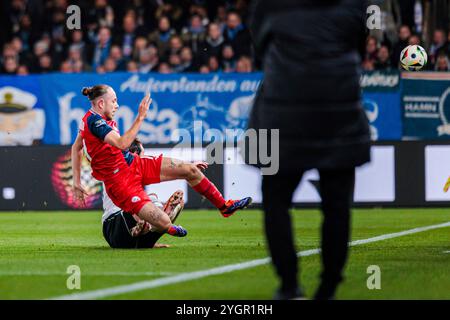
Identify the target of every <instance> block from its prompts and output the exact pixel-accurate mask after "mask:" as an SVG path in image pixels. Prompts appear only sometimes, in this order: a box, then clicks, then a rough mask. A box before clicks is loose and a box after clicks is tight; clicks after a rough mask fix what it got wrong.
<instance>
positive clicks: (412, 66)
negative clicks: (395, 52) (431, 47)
mask: <svg viewBox="0 0 450 320" xmlns="http://www.w3.org/2000/svg"><path fill="white" fill-rule="evenodd" d="M427 60H428V56H427V53H426V51H425V49H424V48H422V47H421V46H418V45H410V46H407V47H406V48H405V49H403V50H402V53H400V64H401V65H402V67H403V69H405V70H408V71H418V70H420V69H422V68H423V67H424V66H425V65H426V64H427Z"/></svg>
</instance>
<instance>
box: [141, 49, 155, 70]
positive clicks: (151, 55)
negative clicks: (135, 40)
mask: <svg viewBox="0 0 450 320" xmlns="http://www.w3.org/2000/svg"><path fill="white" fill-rule="evenodd" d="M158 63H159V58H158V50H157V49H156V48H155V47H154V46H150V47H148V48H146V49H144V50H142V51H141V54H140V57H139V66H138V71H139V72H141V73H148V72H150V71H154V70H156V69H157V67H158Z"/></svg>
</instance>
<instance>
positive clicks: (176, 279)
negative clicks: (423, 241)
mask: <svg viewBox="0 0 450 320" xmlns="http://www.w3.org/2000/svg"><path fill="white" fill-rule="evenodd" d="M445 227H450V221H448V222H444V223H441V224H436V225H431V226H426V227H418V228H414V229H409V230H405V231H400V232H395V233H388V234H383V235H380V236H376V237H372V238H367V239H361V240H355V241H351V242H350V243H349V246H358V245H361V244H366V243H371V242H377V241H382V240H387V239H392V238H398V237H402V236H405V235H410V234H414V233H419V232H424V231H428V230H433V229H439V228H445ZM318 253H320V249H318V248H317V249H311V250H304V251H299V252H297V256H298V257H305V256H311V255H314V254H318ZM270 260H271V259H270V258H269V257H267V258H263V259H256V260H251V261H247V262H242V263H236V264H230V265H225V266H222V267H216V268H212V269H206V270H200V271H194V272H186V273H180V274H178V275H174V276H169V277H165V278H160V279H155V280H148V281H140V282H136V283H131V284H127V285H121V286H116V287H111V288H105V289H98V290H91V291H86V292H82V293H73V294H68V295H63V296H58V297H54V298H50V299H51V300H88V299H99V298H105V297H109V296H114V295H118V294H123V293H129V292H134V291H140V290H146V289H152V288H156V287H162V286H166V285H170V284H175V283H180V282H185V281H190V280H195V279H200V278H205V277H208V276H212V275H219V274H224V273H229V272H233V271H237V270H243V269H249V268H253V267H257V266H262V265H265V264H268V263H269V262H270Z"/></svg>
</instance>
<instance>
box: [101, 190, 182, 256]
mask: <svg viewBox="0 0 450 320" xmlns="http://www.w3.org/2000/svg"><path fill="white" fill-rule="evenodd" d="M149 198H150V200H151V201H152V203H153V204H154V205H155V206H156V207H158V208H160V209H161V210H163V211H164V212H165V213H166V214H167V215H168V216H169V219H170V221H171V222H172V223H174V222H175V220H176V219H177V218H178V216H179V215H180V213H181V211H182V210H183V207H184V201H183V191H181V190H178V191H176V192H175V193H174V194H173V195H172V196H171V197H170V198H169V200H167V202H166V203H165V204H163V203H162V202H161V201H160V200H159V199H158V196H157V195H156V194H154V193H151V194H149ZM103 211H104V213H103V216H102V229H103V237H104V238H105V240H106V242H108V244H109V246H110V247H111V248H115V249H143V248H147V249H149V248H167V247H169V245H167V244H160V243H157V241H158V240H159V239H160V238H161V237H162V236H163V234H162V233H159V232H154V231H152V230H151V229H152V226H151V225H150V224H149V223H148V222H146V221H144V220H141V219H140V218H139V217H138V216H137V215H131V214H128V213H126V212H123V210H121V209H120V208H118V207H116V206H115V205H114V203H113V202H112V201H111V199H110V198H109V197H108V195H107V194H106V192H105V191H104V190H103Z"/></svg>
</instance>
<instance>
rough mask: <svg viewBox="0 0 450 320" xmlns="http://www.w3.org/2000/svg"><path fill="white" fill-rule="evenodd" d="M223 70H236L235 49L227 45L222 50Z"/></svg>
mask: <svg viewBox="0 0 450 320" xmlns="http://www.w3.org/2000/svg"><path fill="white" fill-rule="evenodd" d="M222 69H223V71H224V72H234V71H235V70H236V59H235V58H234V51H233V47H232V46H230V45H226V46H224V47H223V49H222Z"/></svg>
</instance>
